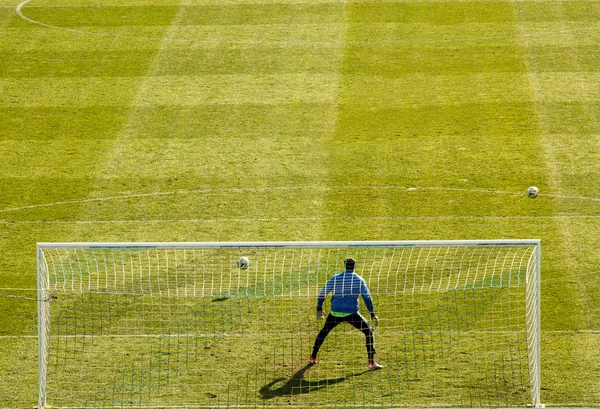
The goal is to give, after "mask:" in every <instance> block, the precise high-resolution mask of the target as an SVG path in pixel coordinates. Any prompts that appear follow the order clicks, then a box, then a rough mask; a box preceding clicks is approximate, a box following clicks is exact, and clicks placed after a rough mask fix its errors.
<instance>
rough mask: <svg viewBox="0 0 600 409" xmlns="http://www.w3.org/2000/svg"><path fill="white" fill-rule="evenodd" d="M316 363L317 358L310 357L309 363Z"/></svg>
mask: <svg viewBox="0 0 600 409" xmlns="http://www.w3.org/2000/svg"><path fill="white" fill-rule="evenodd" d="M316 363H317V358H313V357H312V356H311V357H310V358H308V364H309V365H314V364H316Z"/></svg>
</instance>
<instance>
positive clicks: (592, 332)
mask: <svg viewBox="0 0 600 409" xmlns="http://www.w3.org/2000/svg"><path fill="white" fill-rule="evenodd" d="M380 325H381V324H380ZM314 331H315V332H316V331H318V329H315V330H314ZM375 331H376V332H377V331H378V330H377V329H375ZM523 332H525V331H432V332H431V333H434V334H459V333H460V334H464V335H468V334H475V335H476V334H517V333H519V334H520V333H523ZM541 332H542V334H548V335H561V334H589V335H596V334H600V329H572V330H560V329H558V330H548V331H544V330H542V331H541ZM267 333H268V332H267ZM270 333H271V334H275V335H276V336H275V337H273V339H280V335H281V332H279V331H273V332H270ZM427 333H428V334H429V333H430V332H429V331H427ZM410 334H412V332H410V331H402V332H386V333H385V334H381V333H379V335H378V336H379V337H384V338H385V337H394V336H397V335H410ZM254 336H255V334H252V333H250V332H248V333H226V334H194V333H191V334H136V335H99V334H96V335H89V334H85V335H84V334H78V335H60V336H54V337H53V336H51V339H58V338H60V339H63V338H69V339H72V338H89V339H92V338H117V339H123V338H194V337H197V338H213V337H217V338H222V337H240V338H243V337H254ZM37 338H38V336H37V335H0V339H37Z"/></svg>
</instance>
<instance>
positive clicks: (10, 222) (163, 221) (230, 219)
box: [0, 215, 600, 225]
mask: <svg viewBox="0 0 600 409" xmlns="http://www.w3.org/2000/svg"><path fill="white" fill-rule="evenodd" d="M564 219H573V220H576V219H589V220H594V219H600V215H596V216H583V215H571V216H560V215H558V216H510V215H509V216H338V217H335V216H331V217H329V216H322V217H321V216H314V217H310V216H309V217H223V218H218V219H147V220H134V219H132V220H15V221H13V220H6V219H0V224H5V225H20V224H24V225H26V224H64V225H68V224H88V225H89V224H172V223H196V224H199V223H206V224H211V223H223V222H239V223H245V222H264V223H269V222H310V221H315V222H319V221H325V220H564Z"/></svg>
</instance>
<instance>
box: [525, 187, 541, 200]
mask: <svg viewBox="0 0 600 409" xmlns="http://www.w3.org/2000/svg"><path fill="white" fill-rule="evenodd" d="M538 192H539V190H538V188H537V187H535V186H531V187H530V188H529V189H527V197H528V198H530V199H535V198H536V197H537V195H538Z"/></svg>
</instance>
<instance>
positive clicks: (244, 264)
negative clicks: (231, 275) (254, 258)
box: [237, 257, 250, 270]
mask: <svg viewBox="0 0 600 409" xmlns="http://www.w3.org/2000/svg"><path fill="white" fill-rule="evenodd" d="M237 266H238V267H239V268H241V269H242V270H246V269H248V267H250V260H248V257H240V258H238V261H237Z"/></svg>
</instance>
